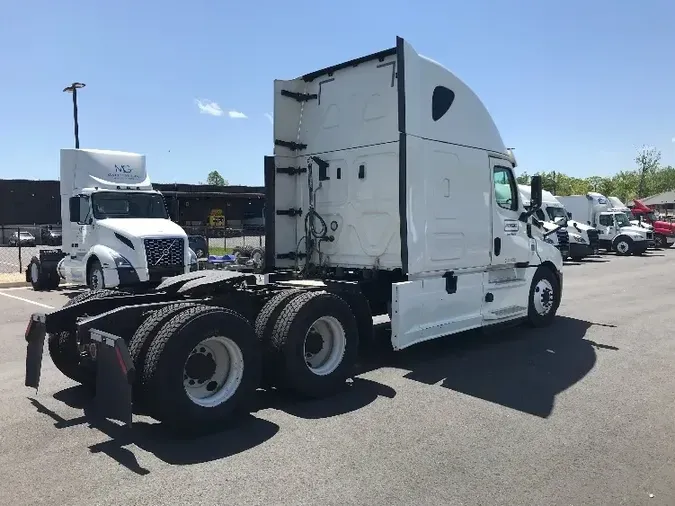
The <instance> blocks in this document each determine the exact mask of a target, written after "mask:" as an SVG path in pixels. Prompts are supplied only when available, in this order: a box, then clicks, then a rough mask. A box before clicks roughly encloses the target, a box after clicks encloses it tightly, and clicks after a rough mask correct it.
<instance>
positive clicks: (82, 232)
mask: <svg viewBox="0 0 675 506" xmlns="http://www.w3.org/2000/svg"><path fill="white" fill-rule="evenodd" d="M60 193H61V222H62V224H63V225H62V232H61V234H62V237H61V240H62V247H61V248H60V249H52V250H40V252H39V255H38V256H34V257H33V258H32V259H31V261H30V263H29V264H28V266H27V269H26V281H28V282H30V283H31V284H32V286H33V289H34V290H51V289H55V288H56V287H58V286H59V283H60V281H61V280H65V281H66V282H68V283H74V284H78V285H86V286H88V287H89V288H92V289H103V288H119V287H125V288H127V289H133V288H134V287H138V286H140V285H143V284H148V283H150V284H159V283H160V282H161V281H162V279H163V278H165V277H168V276H175V275H177V274H183V273H186V272H189V271H190V268H191V266H196V262H197V259H196V255H195V254H194V252H192V250H191V249H190V248H189V246H188V239H187V234H186V233H185V231H184V230H183V229H182V228H181V227H180V226H178V225H177V224H176V223H174V222H172V221H171V220H170V219H169V216H168V213H167V210H166V206H165V203H164V198H163V196H162V194H161V193H160V192H158V191H156V190H153V188H152V184H151V182H150V177H149V176H148V173H147V170H146V166H145V156H143V155H140V154H136V153H126V152H121V151H108V150H100V149H62V150H61V169H60Z"/></svg>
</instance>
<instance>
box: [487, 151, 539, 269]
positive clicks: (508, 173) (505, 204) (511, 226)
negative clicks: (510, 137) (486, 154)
mask: <svg viewBox="0 0 675 506" xmlns="http://www.w3.org/2000/svg"><path fill="white" fill-rule="evenodd" d="M490 166H491V169H492V183H493V184H492V196H491V197H492V202H491V205H492V252H491V257H492V262H491V263H492V265H504V266H507V265H510V266H513V265H514V264H516V263H520V262H527V261H528V260H529V258H530V239H529V237H527V228H526V224H525V223H523V222H521V221H520V220H519V217H520V213H521V211H522V210H521V208H520V205H519V200H518V186H517V184H516V179H515V177H514V175H513V167H512V165H511V163H510V162H508V161H506V160H502V159H499V158H492V157H490Z"/></svg>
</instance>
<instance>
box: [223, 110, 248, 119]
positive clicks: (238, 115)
mask: <svg viewBox="0 0 675 506" xmlns="http://www.w3.org/2000/svg"><path fill="white" fill-rule="evenodd" d="M227 115H228V116H229V117H230V118H232V119H246V118H248V116H246V114H244V113H243V112H239V111H228V112H227Z"/></svg>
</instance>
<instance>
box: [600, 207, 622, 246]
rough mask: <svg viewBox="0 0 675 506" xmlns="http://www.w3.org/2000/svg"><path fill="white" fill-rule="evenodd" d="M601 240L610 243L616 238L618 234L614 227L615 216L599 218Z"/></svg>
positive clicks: (602, 215) (603, 215)
mask: <svg viewBox="0 0 675 506" xmlns="http://www.w3.org/2000/svg"><path fill="white" fill-rule="evenodd" d="M596 228H597V229H598V234H599V235H600V240H601V241H602V242H609V243H610V244H611V242H612V239H614V237H615V236H616V234H617V232H616V231H615V227H614V216H613V215H611V214H601V215H600V216H598V223H597V224H596Z"/></svg>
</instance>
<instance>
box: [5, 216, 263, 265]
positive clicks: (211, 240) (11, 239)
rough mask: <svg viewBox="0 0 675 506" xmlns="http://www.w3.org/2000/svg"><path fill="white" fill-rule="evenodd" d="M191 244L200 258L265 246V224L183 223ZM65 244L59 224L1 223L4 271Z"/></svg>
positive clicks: (24, 263) (25, 263)
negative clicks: (240, 226)
mask: <svg viewBox="0 0 675 506" xmlns="http://www.w3.org/2000/svg"><path fill="white" fill-rule="evenodd" d="M183 229H184V230H185V232H186V233H187V234H188V236H189V242H190V247H191V248H192V249H193V250H194V251H195V252H196V253H197V256H198V257H199V258H200V259H203V260H206V259H207V258H208V257H209V255H216V256H222V255H231V254H235V253H238V252H248V253H250V251H251V250H252V249H261V250H263V251H264V248H265V229H264V227H262V226H248V227H243V228H233V227H225V226H220V227H218V226H210V225H196V226H195V225H183ZM55 247H61V227H60V226H57V225H21V226H14V225H11V226H10V225H0V275H2V277H8V276H10V275H13V277H17V276H18V275H19V274H20V273H22V272H25V270H26V266H27V265H28V263H29V262H30V259H31V258H32V257H33V256H38V251H39V250H40V249H50V248H55Z"/></svg>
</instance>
